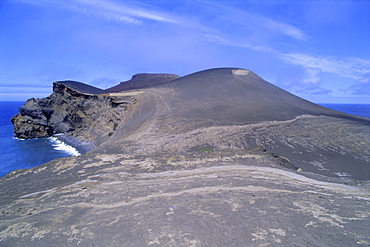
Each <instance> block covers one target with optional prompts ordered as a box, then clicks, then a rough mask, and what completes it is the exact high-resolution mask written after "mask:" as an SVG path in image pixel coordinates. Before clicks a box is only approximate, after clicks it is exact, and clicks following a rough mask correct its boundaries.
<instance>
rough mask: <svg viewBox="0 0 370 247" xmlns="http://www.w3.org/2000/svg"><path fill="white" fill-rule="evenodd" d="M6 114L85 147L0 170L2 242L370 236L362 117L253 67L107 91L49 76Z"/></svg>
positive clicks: (271, 241)
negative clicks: (39, 93)
mask: <svg viewBox="0 0 370 247" xmlns="http://www.w3.org/2000/svg"><path fill="white" fill-rule="evenodd" d="M139 77H140V76H139ZM144 77H145V76H144ZM135 80H136V79H133V80H132V81H135ZM139 84H140V83H139ZM141 86H142V85H141ZM138 87H139V86H138ZM13 123H15V128H16V129H17V128H18V129H22V128H23V129H22V130H21V131H19V132H17V133H24V135H25V136H26V137H32V135H33V134H32V133H39V134H36V136H37V135H41V136H42V135H45V136H48V135H51V134H53V133H58V132H67V133H69V135H71V136H73V137H77V138H79V139H83V140H86V139H87V140H90V141H92V142H93V143H94V144H95V146H96V147H95V148H94V149H93V150H91V151H90V152H88V153H86V154H83V155H81V156H78V157H68V158H63V159H57V160H53V161H51V162H48V163H46V164H44V165H42V166H39V167H35V168H32V169H28V170H19V171H14V172H12V173H10V174H8V175H6V176H4V177H2V178H1V179H0V187H1V190H0V245H4V246H76V245H80V246H93V245H94V246H95V245H96V246H357V245H369V244H370V238H369V234H368V226H369V222H370V219H369V203H370V190H369V185H370V182H369V179H370V174H369V164H370V149H369V146H370V119H368V118H362V117H357V116H352V115H349V114H345V113H341V112H337V111H333V110H330V109H327V108H324V107H321V106H318V105H316V104H313V103H311V102H308V101H306V100H303V99H301V98H299V97H296V96H294V95H292V94H290V93H288V92H286V91H284V90H282V89H280V88H278V87H276V86H274V85H272V84H270V83H268V82H266V81H264V80H263V79H262V78H260V77H259V76H257V75H256V74H254V73H253V72H251V71H248V70H243V69H238V68H223V69H212V70H206V71H201V72H197V73H194V74H191V75H188V76H184V77H181V78H177V79H175V80H171V81H168V82H166V83H163V84H156V86H154V87H147V88H144V89H143V88H140V89H133V90H129V91H123V92H122V91H121V92H113V93H112V92H109V93H107V91H100V89H96V88H91V87H89V86H88V85H85V84H81V83H75V82H64V83H56V84H54V93H53V94H52V95H51V96H50V97H48V98H46V99H40V100H35V99H31V100H29V101H28V102H27V103H26V104H25V106H24V107H22V109H21V110H20V113H19V114H18V115H17V116H16V117H15V118H13ZM27 126H28V127H27ZM18 129H17V130H18ZM27 131H28V132H27Z"/></svg>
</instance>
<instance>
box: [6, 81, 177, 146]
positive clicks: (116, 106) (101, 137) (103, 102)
mask: <svg viewBox="0 0 370 247" xmlns="http://www.w3.org/2000/svg"><path fill="white" fill-rule="evenodd" d="M178 77H179V76H176V75H170V74H138V75H134V76H133V78H132V80H131V81H129V82H128V83H121V84H119V85H117V86H116V87H113V88H110V89H107V90H102V89H99V88H96V87H93V86H90V85H87V84H84V83H80V82H75V81H59V82H54V83H53V93H52V94H51V95H50V96H49V97H47V98H43V99H34V98H32V99H29V100H28V101H27V102H26V103H25V104H24V105H23V106H22V107H21V108H20V110H19V113H18V114H17V115H16V116H14V117H13V118H12V120H11V121H12V123H13V125H14V134H15V137H17V138H21V139H31V138H42V137H50V136H52V135H54V134H59V133H64V134H68V135H70V136H78V137H79V138H80V139H83V140H86V141H90V142H93V143H94V144H99V143H101V142H102V141H105V140H106V139H107V137H109V136H111V135H112V134H113V133H114V131H115V130H116V129H117V127H118V126H119V124H120V122H121V120H122V114H123V111H125V110H126V109H127V108H128V107H129V106H130V105H131V104H133V103H135V101H136V98H135V97H134V95H130V93H128V94H127V93H126V94H119V92H120V91H123V90H127V89H132V88H141V87H148V86H153V85H157V84H158V85H159V84H162V83H164V82H167V81H169V80H172V79H176V78H178Z"/></svg>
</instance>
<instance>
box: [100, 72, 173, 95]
mask: <svg viewBox="0 0 370 247" xmlns="http://www.w3.org/2000/svg"><path fill="white" fill-rule="evenodd" d="M179 77H180V76H178V75H173V74H145V73H143V74H136V75H134V76H133V77H132V78H131V80H129V81H124V82H121V83H120V84H118V85H117V86H114V87H111V88H108V89H107V90H106V91H107V92H110V93H115V92H121V91H124V90H131V89H139V88H148V87H154V86H157V85H161V84H164V83H166V82H169V81H172V80H175V79H177V78H179Z"/></svg>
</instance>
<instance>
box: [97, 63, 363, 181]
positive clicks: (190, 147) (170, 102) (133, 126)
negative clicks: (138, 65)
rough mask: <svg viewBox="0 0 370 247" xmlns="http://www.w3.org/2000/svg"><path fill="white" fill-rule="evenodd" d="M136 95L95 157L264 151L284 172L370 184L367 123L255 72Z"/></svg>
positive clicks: (193, 79) (201, 75)
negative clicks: (297, 171) (299, 171)
mask: <svg viewBox="0 0 370 247" xmlns="http://www.w3.org/2000/svg"><path fill="white" fill-rule="evenodd" d="M137 92H141V93H139V94H138V101H137V104H135V105H134V106H133V107H131V108H129V109H128V111H127V112H126V117H125V120H124V121H123V122H122V124H121V125H120V126H119V127H118V128H117V129H116V132H115V134H114V135H113V136H112V137H111V138H110V139H109V140H108V141H107V142H105V143H103V144H102V145H100V146H99V147H97V148H96V149H95V150H93V151H92V152H93V153H112V154H113V153H115V154H122V153H140V154H145V155H148V154H151V155H153V154H155V153H163V152H165V153H177V152H192V151H201V150H241V149H247V150H251V149H258V150H266V151H267V152H269V153H271V155H273V156H275V157H277V158H278V157H280V156H283V157H286V159H285V161H281V162H282V165H283V166H286V167H298V168H301V169H303V170H304V171H309V172H315V173H319V174H323V175H326V176H334V177H338V176H341V175H343V174H344V175H345V174H350V175H351V176H352V177H354V178H358V179H369V178H370V174H369V172H368V171H369V166H368V164H369V162H370V159H369V157H370V153H369V150H368V144H369V141H368V138H369V134H370V127H369V126H370V121H369V119H366V118H361V117H356V116H352V115H348V114H345V113H341V112H337V111H333V110H330V109H327V108H325V107H321V106H319V105H316V104H313V103H311V102H309V101H306V100H304V99H301V98H299V97H297V96H294V95H292V94H290V93H288V92H286V91H284V90H282V89H280V88H278V87H276V86H274V85H272V84H270V83H268V82H266V81H265V80H263V79H262V78H260V77H259V76H257V75H256V74H254V73H253V72H251V71H248V70H242V69H234V68H223V69H211V70H206V71H201V72H198V73H195V74H191V75H188V76H185V77H182V78H179V79H176V80H174V81H171V82H168V83H166V84H163V85H160V86H157V87H153V88H147V89H142V90H138V91H137ZM349 164H350V165H349ZM337 174H339V175H337ZM345 176H347V175H345Z"/></svg>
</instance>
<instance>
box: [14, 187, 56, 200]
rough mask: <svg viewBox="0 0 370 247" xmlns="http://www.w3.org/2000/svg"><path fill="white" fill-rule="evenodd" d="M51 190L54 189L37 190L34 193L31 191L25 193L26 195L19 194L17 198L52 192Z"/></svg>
mask: <svg viewBox="0 0 370 247" xmlns="http://www.w3.org/2000/svg"><path fill="white" fill-rule="evenodd" d="M52 191H54V189H51V190H43V191H38V192H34V193H31V194H27V195H24V196H21V197H19V198H27V197H30V196H34V195H38V194H41V193H47V192H52Z"/></svg>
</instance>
